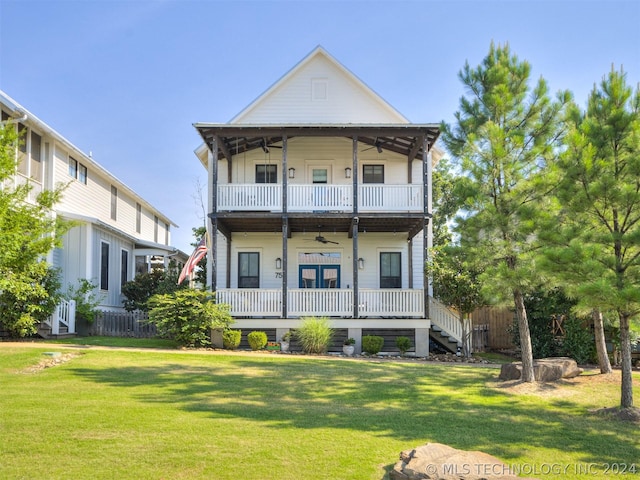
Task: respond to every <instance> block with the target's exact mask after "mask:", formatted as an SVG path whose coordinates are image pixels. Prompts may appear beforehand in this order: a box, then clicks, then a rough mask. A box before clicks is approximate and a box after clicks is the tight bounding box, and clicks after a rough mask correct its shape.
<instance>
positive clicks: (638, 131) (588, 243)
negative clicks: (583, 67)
mask: <svg viewBox="0 0 640 480" xmlns="http://www.w3.org/2000/svg"><path fill="white" fill-rule="evenodd" d="M557 167H558V178H559V185H558V189H557V198H558V201H559V203H560V206H561V208H562V215H561V216H560V217H559V218H560V224H559V225H558V227H557V232H558V233H557V235H556V236H555V238H554V242H553V243H554V244H555V245H556V246H555V247H550V248H547V249H546V252H545V253H546V257H547V259H548V260H549V261H550V264H552V265H553V264H555V266H556V270H559V269H558V268H557V267H558V266H559V267H561V269H562V270H563V272H562V278H564V279H565V280H566V281H567V282H568V284H569V285H570V286H571V288H572V290H573V294H574V295H575V297H576V298H577V299H578V305H579V306H580V307H582V308H583V309H584V310H591V309H594V310H599V311H604V312H615V314H616V315H617V317H618V318H619V328H620V348H621V354H622V387H621V400H620V405H621V407H623V408H630V407H632V406H633V390H632V384H633V380H632V374H631V371H632V366H631V337H630V328H629V327H630V320H631V319H632V318H634V317H637V316H638V315H639V314H640V90H638V89H636V91H635V93H634V92H633V91H632V88H631V87H629V86H628V85H627V83H626V77H625V75H624V73H623V72H622V71H620V72H616V71H614V70H612V71H611V72H610V73H609V75H608V76H607V77H605V78H604V79H603V80H602V82H601V83H600V86H599V87H594V89H593V90H592V92H591V94H590V96H589V100H588V105H587V110H586V112H584V113H583V112H581V111H580V110H579V109H578V107H576V106H573V108H572V115H571V130H570V132H569V134H568V135H567V137H566V150H565V152H564V154H563V155H562V157H561V159H560V161H559V162H558V164H557ZM558 238H561V239H564V245H562V246H557V245H559V244H560V243H561V242H559V241H558Z"/></svg>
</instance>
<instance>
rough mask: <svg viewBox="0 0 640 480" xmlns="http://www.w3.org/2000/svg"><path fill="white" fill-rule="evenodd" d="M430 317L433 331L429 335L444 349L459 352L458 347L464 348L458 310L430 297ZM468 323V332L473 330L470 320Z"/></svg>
mask: <svg viewBox="0 0 640 480" xmlns="http://www.w3.org/2000/svg"><path fill="white" fill-rule="evenodd" d="M429 319H430V320H431V331H430V332H429V336H430V337H431V339H432V340H435V341H436V342H437V343H438V344H439V345H441V346H442V347H443V348H444V349H446V350H448V351H450V352H452V353H457V352H458V347H460V348H462V325H461V324H460V319H459V315H458V312H456V311H455V310H453V309H451V308H449V307H447V306H446V305H445V304H443V303H442V302H440V301H439V300H436V299H435V298H433V297H429ZM465 321H467V322H469V324H468V325H467V332H470V331H471V325H470V323H471V322H470V320H465Z"/></svg>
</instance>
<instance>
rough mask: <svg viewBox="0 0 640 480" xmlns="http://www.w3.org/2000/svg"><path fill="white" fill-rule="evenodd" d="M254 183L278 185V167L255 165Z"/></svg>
mask: <svg viewBox="0 0 640 480" xmlns="http://www.w3.org/2000/svg"><path fill="white" fill-rule="evenodd" d="M256 183H278V166H277V165H256Z"/></svg>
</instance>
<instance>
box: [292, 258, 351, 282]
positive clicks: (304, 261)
mask: <svg viewBox="0 0 640 480" xmlns="http://www.w3.org/2000/svg"><path fill="white" fill-rule="evenodd" d="M340 261H341V254H340V253H339V252H312V253H300V254H299V255H298V265H299V267H298V285H299V288H340Z"/></svg>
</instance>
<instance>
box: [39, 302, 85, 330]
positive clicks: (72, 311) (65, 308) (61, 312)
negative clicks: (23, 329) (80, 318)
mask: <svg viewBox="0 0 640 480" xmlns="http://www.w3.org/2000/svg"><path fill="white" fill-rule="evenodd" d="M38 335H40V336H41V337H43V338H69V337H75V336H76V302H75V301H74V300H68V301H67V300H62V302H60V304H59V305H58V306H57V307H56V309H55V310H54V312H53V314H52V315H51V316H50V317H49V318H48V319H47V320H45V321H44V322H42V323H41V324H40V325H39V326H38Z"/></svg>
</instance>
